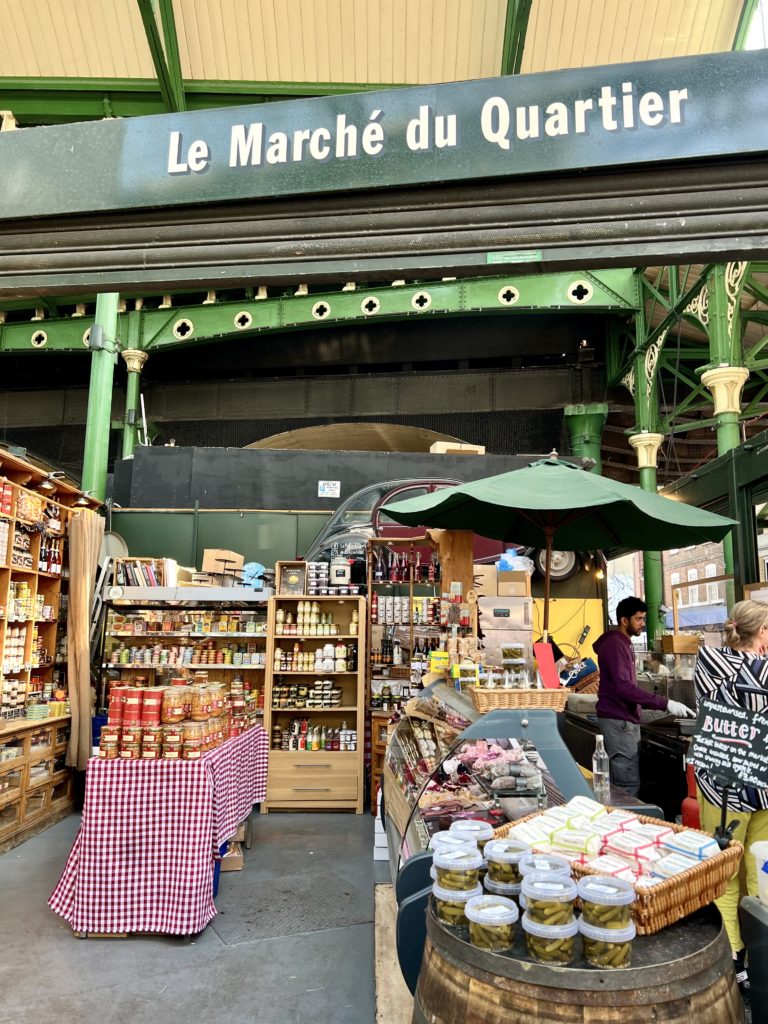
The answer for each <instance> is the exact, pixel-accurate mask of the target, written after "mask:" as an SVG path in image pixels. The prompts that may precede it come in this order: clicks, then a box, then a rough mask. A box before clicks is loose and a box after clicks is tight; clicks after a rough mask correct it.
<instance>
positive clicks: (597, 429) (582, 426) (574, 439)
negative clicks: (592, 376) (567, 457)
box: [565, 402, 608, 473]
mask: <svg viewBox="0 0 768 1024" xmlns="http://www.w3.org/2000/svg"><path fill="white" fill-rule="evenodd" d="M607 417H608V406H607V405H606V403H605V402H593V403H592V404H591V405H566V407H565V425H566V427H567V428H568V433H569V435H570V438H571V452H572V453H573V454H574V455H577V456H579V457H580V458H582V459H592V461H593V462H594V466H593V467H592V470H591V472H592V473H601V472H602V469H603V466H602V459H601V457H600V447H601V444H602V439H603V427H604V426H605V421H606V419H607Z"/></svg>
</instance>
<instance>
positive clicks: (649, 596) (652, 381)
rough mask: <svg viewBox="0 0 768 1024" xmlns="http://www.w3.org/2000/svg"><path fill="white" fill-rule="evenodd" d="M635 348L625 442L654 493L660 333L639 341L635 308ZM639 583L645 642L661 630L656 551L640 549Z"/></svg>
mask: <svg viewBox="0 0 768 1024" xmlns="http://www.w3.org/2000/svg"><path fill="white" fill-rule="evenodd" d="M635 330H636V334H637V339H638V349H637V351H636V352H635V357H634V361H633V365H632V370H631V371H630V373H629V374H628V378H629V379H626V378H625V383H626V385H627V387H628V388H629V390H630V391H631V393H632V397H633V398H634V400H635V417H636V422H637V426H636V428H635V431H634V433H632V434H631V435H630V438H629V443H630V444H631V445H632V447H633V448H634V449H635V454H636V455H637V465H638V469H639V472H640V486H641V487H642V489H643V490H644V491H649V492H650V493H651V494H655V493H656V467H657V460H658V454H659V448H660V447H661V445H662V442H663V441H664V435H663V434H662V433H660V431H659V426H660V423H661V417H660V416H659V393H658V385H657V379H656V368H657V364H658V359H659V352H660V351H661V347H662V345H663V344H664V336H661V337H659V338H658V339H657V340H656V341H655V342H654V343H653V344H652V345H650V346H648V347H647V348H646V347H645V346H644V345H643V342H644V339H645V335H646V323H645V311H644V310H643V309H641V310H639V312H638V314H637V317H636V320H635ZM643 587H644V590H645V603H646V604H647V605H648V643H649V644H650V643H651V641H652V640H653V638H654V636H655V635H656V634H657V633H659V632H661V631H662V630H663V628H664V625H663V623H662V620H661V610H660V609H661V606H662V604H663V603H664V568H663V566H662V561H661V552H660V551H644V552H643Z"/></svg>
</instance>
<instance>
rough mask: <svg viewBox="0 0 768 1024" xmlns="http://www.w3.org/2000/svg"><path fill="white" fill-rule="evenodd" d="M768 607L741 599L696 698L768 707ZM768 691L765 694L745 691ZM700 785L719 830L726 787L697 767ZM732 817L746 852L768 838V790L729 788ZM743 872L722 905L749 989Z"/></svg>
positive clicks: (750, 863)
mask: <svg viewBox="0 0 768 1024" xmlns="http://www.w3.org/2000/svg"><path fill="white" fill-rule="evenodd" d="M767 645H768V605H766V604H760V603H758V602H757V601H739V602H738V604H735V605H734V606H733V608H732V610H731V616H730V618H729V619H728V621H727V622H726V623H725V646H724V647H701V648H700V650H699V656H698V658H697V659H696V669H695V672H694V676H693V678H694V683H695V686H696V700H697V702H698V701H701V700H714V701H717V702H718V703H720V704H727V705H729V706H730V707H741V708H746V709H748V710H750V711H765V710H766V708H768V659H766V658H765V653H766V646H767ZM742 687H743V688H746V687H750V688H751V689H752V690H754V689H755V688H756V687H758V688H763V689H765V691H766V692H765V696H762V695H761V694H759V693H750V692H749V691H748V690H746V689H743V690H742ZM696 787H697V794H696V795H697V797H698V801H699V811H700V814H701V827H702V828H703V829H704V831H705V832H711V833H714V831H715V829H716V828H717V827H718V825H719V824H720V814H721V808H722V803H723V789H722V787H721V786H718V784H717V782H716V781H715V779H714V778H712V776H711V775H709V773H708V772H707V771H706V770H705V769H703V768H697V769H696ZM728 810H729V814H728V821H729V822H730V821H732V820H735V821H737V822H738V826H737V828H736V831H735V832H734V835H733V838H734V839H736V840H738V841H739V842H740V843H743V844H744V848H745V850H746V851H749V847H750V846H751V845H752V843H755V842H757V841H758V840H765V839H768V789H752V788H749V787H744V788H742V789H729V790H728ZM744 866H745V869H746V878H747V891H748V892H749V894H750V895H751V896H757V866H756V863H755V859H754V857H749V856H747V857H745V859H744ZM739 898H740V890H739V875H738V873H736V874H735V875H734V876H733V878H731V880H730V882H729V883H728V888H727V889H726V891H725V894H724V895H723V896H721V897H720V898H719V899H718V900H715V902H716V903H717V906H718V909H719V910H720V913H721V914H722V917H723V925H724V927H725V930H726V932H727V934H728V939H729V941H730V943H731V949H732V950H733V957H734V960H736V976H737V980H738V981H739V986H740V988H741V989H742V992H744V990H745V989H748V988H749V981H748V980H747V972H746V970H745V968H744V943H743V941H742V938H741V930H740V928H739Z"/></svg>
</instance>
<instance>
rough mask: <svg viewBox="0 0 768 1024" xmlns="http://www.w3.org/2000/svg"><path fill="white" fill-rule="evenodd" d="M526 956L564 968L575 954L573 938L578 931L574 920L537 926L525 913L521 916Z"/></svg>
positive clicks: (576, 922) (577, 925)
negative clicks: (526, 948) (526, 950)
mask: <svg viewBox="0 0 768 1024" xmlns="http://www.w3.org/2000/svg"><path fill="white" fill-rule="evenodd" d="M522 925H523V931H524V932H525V941H526V945H527V947H528V955H529V956H530V957H531V958H532V959H533V960H538V962H539V963H541V964H553V965H559V966H564V965H565V964H569V963H571V961H572V960H573V957H574V954H575V947H576V943H575V936H576V934H577V933H578V931H579V922H578V921H577V920H576V918H573V919H572V920H571V921H568V922H566V923H565V924H555V925H546V924H539V923H538V922H536V921H534V920H532V919H531V917H530V915H529V914H528V912H527V911H526V913H525V914H523V916H522Z"/></svg>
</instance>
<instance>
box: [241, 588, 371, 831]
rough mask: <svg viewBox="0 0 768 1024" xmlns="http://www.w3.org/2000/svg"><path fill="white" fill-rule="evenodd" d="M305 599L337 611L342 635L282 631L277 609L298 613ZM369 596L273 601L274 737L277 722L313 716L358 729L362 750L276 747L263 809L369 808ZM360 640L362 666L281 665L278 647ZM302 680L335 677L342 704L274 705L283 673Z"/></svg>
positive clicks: (267, 718) (268, 714) (269, 674)
mask: <svg viewBox="0 0 768 1024" xmlns="http://www.w3.org/2000/svg"><path fill="white" fill-rule="evenodd" d="M300 601H306V602H308V603H309V602H316V603H317V604H318V606H319V609H320V612H321V613H323V614H328V613H329V612H330V613H331V614H332V615H333V619H334V622H335V623H336V624H337V626H338V628H339V632H338V634H336V635H327V636H317V635H314V636H312V635H310V634H308V633H306V632H303V633H302V634H300V635H296V634H285V633H283V634H278V633H277V632H276V626H277V621H276V619H277V613H278V611H282V612H283V613H290V614H291V615H293V616H294V618H295V616H296V613H297V609H298V605H299V602H300ZM354 610H356V611H357V619H358V624H359V625H358V632H357V633H355V634H352V633H351V632H350V629H349V624H350V622H351V621H352V617H353V616H352V613H353V611H354ZM365 621H366V613H365V598H362V597H302V596H298V595H291V596H288V595H280V596H277V597H274V598H272V600H271V601H270V602H269V612H268V619H267V635H268V639H267V671H266V694H265V700H264V726H265V728H266V730H267V735H268V736H269V737H270V746H271V737H272V730H273V727H274V726H275V725H278V726H280V728H281V729H288V728H289V724H290V720H291V719H307V722H308V726H309V727H314V726H315V725H317V726H319V727H320V728H322V727H323V726H324V727H325V728H326V729H339V728H341V726H342V724H343V722H345V721H346V723H347V727H348V728H349V729H355V730H356V732H357V749H356V750H353V751H349V750H338V751H337V750H312V751H310V750H276V749H270V752H269V772H268V775H267V800H266V803H265V804H262V807H261V809H262V813H265V812H268V811H277V810H284V811H289V810H304V811H308V810H311V811H315V810H350V811H355V812H356V813H357V814H362V811H363V747H364V740H365V734H364V729H365ZM339 640H341V641H342V642H345V643H349V642H354V643H356V645H357V668H356V669H355V670H354V671H352V672H325V671H315V669H314V668H312V669H310V670H309V671H306V672H297V671H288V672H281V671H279V670H276V669H275V667H274V665H275V650H276V648H284V649H288V650H291V651H292V650H293V646H294V644H297V643H298V644H300V645H301V649H302V650H303V651H304V652H314V651H315V650H316V649H317V648H318V647H322V646H323V645H324V644H326V643H334V644H335V643H336V642H337V641H339ZM283 676H285V677H286V681H290V683H292V684H294V683H295V684H297V685H298V683H299V682H300V680H302V679H303V680H305V681H306V684H307V686H308V687H310V686H311V685H312V684H313V682H314V681H315V680H317V679H325V678H326V677H330V678H332V679H333V681H334V684H335V686H336V687H338V688H340V689H341V690H342V698H341V699H342V704H341V706H339V707H335V708H326V707H322V708H315V707H312V708H307V707H304V708H297V707H284V708H274V707H273V702H274V699H275V687H276V686H279V685H281V680H282V677H283Z"/></svg>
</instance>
